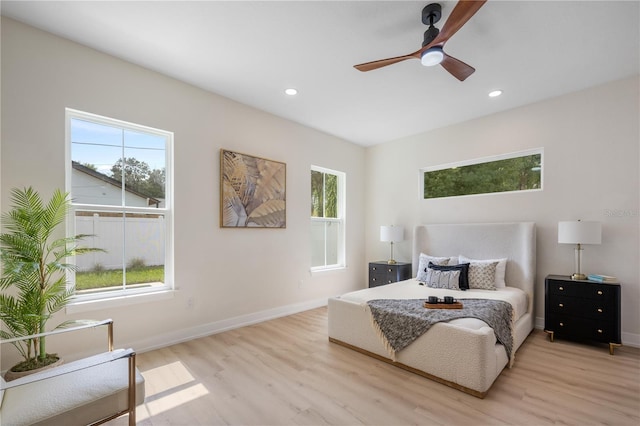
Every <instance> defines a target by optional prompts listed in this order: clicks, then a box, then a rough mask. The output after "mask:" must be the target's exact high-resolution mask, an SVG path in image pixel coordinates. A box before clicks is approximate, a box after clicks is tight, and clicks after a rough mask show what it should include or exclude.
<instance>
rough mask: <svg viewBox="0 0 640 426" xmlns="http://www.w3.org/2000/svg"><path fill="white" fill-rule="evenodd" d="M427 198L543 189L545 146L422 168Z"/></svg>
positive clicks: (424, 193)
mask: <svg viewBox="0 0 640 426" xmlns="http://www.w3.org/2000/svg"><path fill="white" fill-rule="evenodd" d="M422 182H423V198H424V199H429V198H443V197H456V196H461V195H473V194H490V193H496V192H513V191H530V190H541V189H542V148H539V149H535V150H531V151H526V152H517V153H512V154H505V155H500V156H495V157H490V158H481V159H476V160H470V161H465V162H460V163H455V164H446V165H443V166H435V167H428V168H425V169H422Z"/></svg>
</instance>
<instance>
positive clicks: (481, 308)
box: [367, 299, 514, 367]
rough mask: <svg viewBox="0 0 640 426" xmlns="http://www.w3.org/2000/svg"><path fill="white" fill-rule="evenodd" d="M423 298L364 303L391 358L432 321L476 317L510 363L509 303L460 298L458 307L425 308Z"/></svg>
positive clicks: (511, 328) (511, 339) (424, 331)
mask: <svg viewBox="0 0 640 426" xmlns="http://www.w3.org/2000/svg"><path fill="white" fill-rule="evenodd" d="M424 302H425V300H424V299H376V300H369V301H368V302H367V305H368V307H369V311H370V312H371V317H372V320H373V324H374V327H375V328H376V330H377V331H378V333H379V334H380V336H381V338H382V340H383V342H384V343H385V346H386V347H387V349H388V350H389V352H390V353H391V356H392V359H394V360H395V353H396V352H397V351H400V350H402V349H404V348H406V347H407V346H408V345H409V344H410V343H412V342H413V341H414V340H416V339H417V338H418V337H420V336H422V335H423V334H424V333H426V332H427V330H429V328H431V326H432V325H433V324H436V323H438V322H442V321H451V320H453V319H457V318H477V319H480V320H482V321H484V322H486V323H487V325H489V327H491V328H492V329H493V331H494V333H495V335H496V339H497V340H498V342H500V343H501V344H502V345H503V346H504V348H505V350H506V351H507V356H508V357H509V367H511V366H512V365H513V358H514V357H513V353H512V350H513V307H512V306H511V304H510V303H508V302H504V301H502V300H487V299H462V300H461V302H462V305H463V308H462V309H427V308H425V307H424Z"/></svg>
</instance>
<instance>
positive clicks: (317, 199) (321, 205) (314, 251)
mask: <svg viewBox="0 0 640 426" xmlns="http://www.w3.org/2000/svg"><path fill="white" fill-rule="evenodd" d="M344 193H345V174H344V173H342V172H337V171H335V170H329V169H325V168H322V167H316V166H311V269H312V270H322V269H333V268H339V267H344V265H345V255H344V252H345V250H344V246H345V243H344V234H345V214H344V212H345V197H344Z"/></svg>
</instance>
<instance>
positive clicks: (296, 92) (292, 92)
mask: <svg viewBox="0 0 640 426" xmlns="http://www.w3.org/2000/svg"><path fill="white" fill-rule="evenodd" d="M284 93H286V94H287V95H289V96H295V95H297V94H298V91H297V90H296V89H293V88H290V89H286V90H285V91H284Z"/></svg>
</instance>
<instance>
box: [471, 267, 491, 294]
mask: <svg viewBox="0 0 640 426" xmlns="http://www.w3.org/2000/svg"><path fill="white" fill-rule="evenodd" d="M497 266H498V262H470V264H469V288H475V289H481V290H495V289H496V267H497Z"/></svg>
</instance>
